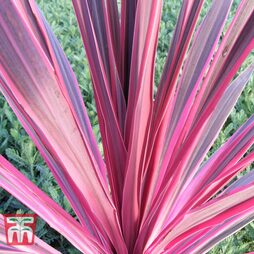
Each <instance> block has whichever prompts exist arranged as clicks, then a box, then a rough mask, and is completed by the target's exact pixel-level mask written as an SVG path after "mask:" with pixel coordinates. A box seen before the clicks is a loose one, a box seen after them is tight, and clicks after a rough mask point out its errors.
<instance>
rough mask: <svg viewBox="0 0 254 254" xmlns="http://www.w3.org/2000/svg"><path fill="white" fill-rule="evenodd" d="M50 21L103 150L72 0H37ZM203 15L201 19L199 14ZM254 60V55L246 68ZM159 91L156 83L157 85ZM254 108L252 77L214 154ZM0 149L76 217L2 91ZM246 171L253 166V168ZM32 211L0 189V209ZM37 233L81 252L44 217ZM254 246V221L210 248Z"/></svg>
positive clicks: (167, 29) (167, 0)
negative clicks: (51, 226) (73, 73)
mask: <svg viewBox="0 0 254 254" xmlns="http://www.w3.org/2000/svg"><path fill="white" fill-rule="evenodd" d="M240 1H241V0H235V1H234V3H233V7H232V11H231V12H230V14H229V19H228V22H227V25H228V24H229V22H230V20H232V17H233V15H234V13H235V10H236V7H237V5H238V4H239V2H240ZM37 2H38V4H39V6H40V7H41V9H42V11H43V13H44V14H45V16H46V18H47V20H48V22H49V23H50V25H51V27H52V29H53V31H54V33H55V35H56V36H57V38H58V39H59V41H60V42H61V45H62V47H63V49H64V51H65V53H66V55H67V57H68V59H69V61H70V63H71V66H72V68H73V69H74V72H75V73H76V76H77V79H78V82H79V84H80V87H81V90H82V95H83V98H84V101H85V104H86V108H87V112H88V115H89V118H90V120H91V123H92V126H93V129H94V133H95V136H96V138H97V141H98V144H99V146H100V149H101V150H102V146H101V142H100V140H101V137H100V134H99V125H98V119H97V114H96V108H95V103H94V96H93V90H92V84H91V79H90V74H89V67H88V63H87V60H86V57H85V52H84V49H83V46H82V40H81V37H80V34H79V30H78V26H77V23H76V19H75V15H74V13H73V9H72V5H71V1H70V0H57V1H54V0H37ZM181 2H182V1H177V0H164V6H163V15H162V21H161V27H160V34H159V43H158V50H157V56H156V70H155V84H156V85H157V84H158V83H159V78H160V75H161V73H162V71H163V65H164V63H165V60H166V56H167V51H168V48H169V46H170V40H171V38H172V35H173V31H174V27H175V24H176V21H177V16H178V14H179V10H180V6H181ZM210 3H211V0H206V1H205V4H204V8H203V10H202V14H201V18H202V17H203V16H204V15H205V13H206V12H207V10H208V8H209V6H210ZM200 20H201V19H200ZM251 61H252V62H253V61H254V54H252V55H251V56H250V57H248V59H247V60H246V62H245V63H244V65H243V67H242V68H241V69H244V68H245V67H246V66H247V65H248V63H250V62H251ZM155 92H156V86H155ZM252 113H254V78H252V79H251V81H250V82H249V84H248V85H247V87H246V88H245V90H244V92H243V94H242V95H241V97H240V99H239V100H238V102H237V105H236V106H235V108H234V110H233V111H232V113H231V115H230V117H229V119H228V120H227V122H226V123H225V126H224V127H223V130H222V131H221V133H220V135H219V137H218V139H217V140H216V142H215V144H214V145H213V147H212V148H211V150H210V151H209V154H208V156H210V155H211V154H212V153H213V152H214V151H215V150H217V149H218V147H220V146H221V145H222V144H223V143H224V142H225V141H226V140H227V139H228V138H229V137H230V136H231V135H232V134H233V133H234V131H235V130H236V129H237V128H238V127H239V126H240V125H241V124H242V123H243V122H244V121H245V120H246V119H247V118H248V117H249V116H250V115H251V114H252ZM0 153H1V154H3V155H4V156H5V157H6V158H8V159H9V160H10V161H11V162H12V163H13V164H14V165H15V166H16V167H17V168H18V169H20V171H21V172H22V173H23V174H25V175H26V176H27V177H28V178H30V179H31V180H32V181H33V182H34V183H35V184H36V185H37V186H38V187H40V188H41V189H42V190H43V191H44V192H46V193H47V194H48V195H49V196H51V197H52V198H53V199H54V200H55V201H56V202H57V203H58V204H59V205H61V206H62V207H63V208H64V209H65V210H66V211H68V212H69V213H70V214H72V215H73V216H75V215H74V213H73V211H72V209H71V207H70V204H69V202H68V201H67V200H66V198H65V197H64V196H63V194H62V192H61V190H60V189H59V187H58V185H57V184H56V182H55V180H54V178H53V176H52V174H51V173H50V171H49V170H48V168H47V166H46V165H45V163H44V161H43V159H42V158H41V156H40V154H39V153H38V151H37V150H36V148H35V146H34V144H33V143H32V141H31V140H30V138H29V137H28V136H27V134H26V133H25V131H24V130H23V128H22V127H21V125H20V123H19V122H18V120H17V118H16V117H15V116H14V114H13V112H12V110H11V109H10V108H9V106H8V105H7V103H6V101H5V100H4V98H3V97H1V96H0ZM247 170H250V168H248V169H247ZM28 211H29V210H28V209H27V208H26V207H25V206H23V205H22V204H21V203H20V202H19V201H17V200H16V199H15V198H13V197H11V196H10V195H9V194H8V193H6V192H5V191H4V190H2V189H0V213H16V212H17V213H24V212H28ZM36 234H37V236H38V237H40V238H41V239H43V240H44V241H46V242H47V243H49V244H51V245H52V246H54V247H55V248H57V249H58V250H59V251H61V253H69V254H76V253H80V252H79V251H77V250H76V249H75V248H74V247H72V245H71V244H70V243H69V242H68V241H67V240H65V239H64V238H63V237H62V236H61V235H60V234H58V233H57V232H56V231H54V230H53V229H52V228H50V227H49V226H48V225H47V224H46V223H45V222H44V221H43V220H41V219H39V221H38V224H37V231H36ZM251 250H254V223H250V224H249V225H247V226H246V227H245V228H244V229H242V230H241V231H239V232H238V233H236V234H234V235H233V236H231V237H229V238H227V239H226V240H224V241H223V242H221V243H220V244H219V245H218V246H216V247H215V248H214V249H213V250H211V251H210V253H211V254H215V253H216V254H219V253H220V254H221V253H225V254H228V253H232V254H233V253H235V254H240V253H246V252H248V251H251Z"/></svg>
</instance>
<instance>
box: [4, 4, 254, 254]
mask: <svg viewBox="0 0 254 254" xmlns="http://www.w3.org/2000/svg"><path fill="white" fill-rule="evenodd" d="M203 3H204V0H183V3H182V7H181V10H180V14H179V18H178V22H177V25H176V28H175V32H174V36H173V38H172V42H171V45H170V49H169V52H168V56H167V59H166V62H165V66H164V70H163V73H162V75H161V79H160V82H159V85H158V91H157V93H156V96H155V97H154V96H153V94H154V69H155V56H156V49H157V42H158V33H159V26H160V18H161V11H162V0H122V1H121V11H120V12H121V15H119V11H118V4H117V0H110V1H94V0H73V7H74V10H75V13H76V16H77V21H78V24H79V28H80V33H81V36H82V39H83V43H84V47H85V50H86V56H87V59H88V62H89V66H90V72H91V79H92V84H93V89H94V96H95V102H96V108H97V113H98V119H99V125H100V132H101V137H102V144H103V151H104V157H102V155H101V153H100V152H99V149H98V146H97V144H96V140H95V137H94V135H93V131H92V127H91V124H90V122H89V118H88V116H87V113H86V109H85V106H84V102H83V99H82V96H81V92H80V90H79V85H78V82H77V80H76V77H75V75H74V73H73V71H72V69H71V66H70V64H69V62H68V60H67V58H66V56H65V54H64V52H63V50H62V48H61V46H60V44H59V42H58V41H57V39H56V37H55V36H54V34H53V33H52V30H51V28H50V27H49V25H48V23H47V21H46V20H45V18H44V16H43V14H42V13H41V12H40V10H39V8H38V7H37V5H36V3H35V1H34V0H20V1H14V0H13V1H10V0H2V1H0V38H1V39H0V90H1V92H2V93H3V95H4V96H5V98H6V100H7V101H8V103H9V104H10V106H11V107H12V109H13V111H14V112H15V114H16V115H17V117H18V119H19V121H20V122H21V123H22V125H23V127H24V128H25V130H26V131H27V133H28V134H29V135H30V137H31V138H32V140H33V141H34V143H35V144H36V146H37V148H38V150H39V151H40V153H41V155H42V156H43V158H44V159H45V161H46V163H47V165H48V167H49V168H50V170H51V171H52V173H53V175H54V177H55V179H56V181H57V182H58V184H59V186H60V187H61V189H62V191H63V193H64V194H65V195H66V197H67V198H68V200H69V202H70V204H71V206H72V208H73V210H74V212H75V214H76V215H77V217H78V221H76V220H75V219H74V218H73V217H72V216H70V215H69V214H68V213H67V212H66V211H65V210H64V209H62V208H61V207H60V206H59V205H58V204H56V203H55V202H54V201H53V200H52V199H51V198H49V197H48V196H47V195H46V194H45V193H43V192H42V191H41V190H40V189H39V188H38V187H36V186H35V184H33V183H32V182H31V181H30V180H28V179H27V178H26V177H25V176H24V175H22V174H21V173H20V172H19V171H18V170H17V169H16V168H15V167H14V166H13V165H11V163H10V162H8V161H7V160H6V159H5V158H4V157H3V156H0V186H1V187H3V188H4V189H5V190H7V191H8V192H9V193H11V194H12V195H13V196H14V197H16V198H17V199H19V200H20V201H21V202H23V203H24V204H25V205H26V206H27V207H29V208H30V209H31V210H33V211H34V212H35V213H37V214H38V215H39V216H40V217H41V218H42V219H44V220H45V221H46V222H47V223H49V225H50V226H51V227H52V228H54V229H55V230H57V231H58V232H59V233H61V234H62V235H63V236H64V237H65V238H66V239H68V240H69V241H70V242H71V243H72V244H73V245H74V246H75V247H76V248H77V249H79V250H80V251H81V252H83V253H90V254H95V253H100V254H109V253H118V254H127V253H130V254H131V253H133V254H141V253H144V254H159V253H179V254H180V253H205V252H206V251H208V250H209V249H210V248H212V247H213V246H214V245H215V244H217V243H218V242H220V241H221V240H223V239H224V238H225V237H227V236H229V235H231V234H232V233H234V232H235V231H237V230H238V229H240V228H242V227H243V226H244V225H246V224H247V223H248V222H250V221H251V220H253V219H254V174H253V172H249V173H248V174H246V175H245V176H243V177H242V178H240V179H239V180H237V181H236V182H234V183H233V184H231V185H229V182H231V180H232V179H233V178H234V177H235V176H236V175H237V174H238V173H239V172H241V171H243V170H244V169H245V168H246V167H247V166H248V165H250V164H251V163H252V162H253V161H254V152H250V153H246V152H247V151H248V150H249V148H250V147H251V146H252V145H253V143H254V115H253V116H251V117H250V118H249V120H248V121H247V122H246V123H244V124H243V125H242V126H241V127H240V128H239V129H238V130H237V132H236V133H234V134H233V135H232V137H230V138H229V139H228V140H227V142H226V143H225V144H224V145H223V146H221V147H220V148H219V149H218V150H217V151H216V152H215V153H214V154H213V155H212V156H211V157H210V158H209V159H208V160H206V161H205V162H204V159H205V157H206V154H207V153H208V151H209V149H210V148H211V147H212V145H213V143H214V141H215V139H216V138H217V136H218V134H219V132H220V130H221V128H222V127H223V124H224V123H225V121H226V120H227V117H228V116H229V114H230V112H231V110H232V109H233V107H234V105H235V103H236V101H237V99H238V97H239V96H240V94H241V92H242V91H243V89H244V87H245V85H246V84H247V82H248V80H249V78H250V77H251V74H252V72H253V68H254V64H252V65H250V66H248V67H247V68H246V69H245V70H244V71H243V72H242V73H241V74H240V75H239V76H238V77H237V78H235V79H234V76H235V74H236V73H237V71H238V69H239V68H240V66H241V65H242V63H243V62H244V60H245V59H246V57H247V56H248V55H249V54H250V52H251V51H252V50H253V48H254V26H253V24H254V2H253V0H242V1H241V3H240V4H239V7H238V9H237V12H236V14H235V16H234V18H233V20H232V21H231V24H230V25H229V27H228V28H227V30H226V33H225V36H224V37H223V39H222V40H221V41H220V37H221V34H222V31H223V28H224V25H225V22H226V20H227V16H228V13H229V11H230V8H231V5H232V0H225V1H221V0H214V1H213V3H212V5H211V7H210V10H209V12H208V13H207V15H206V16H205V17H204V19H203V21H202V22H201V23H200V25H199V26H198V27H197V22H198V18H199V15H200V11H201V8H202V5H203ZM225 187H227V188H225ZM222 190H223V191H222ZM0 226H1V227H0V241H1V242H4V240H3V239H4V232H3V218H2V217H0ZM35 241H36V245H33V246H17V247H16V248H13V247H7V246H2V245H1V244H0V249H1V250H6V251H7V249H8V251H9V252H10V253H11V252H12V251H13V252H14V251H18V250H20V251H23V252H30V253H39V254H42V253H43V254H44V253H45V254H46V253H58V251H56V250H54V249H53V248H52V247H50V246H49V245H47V244H46V243H44V242H43V241H41V240H40V239H38V238H36V240H35Z"/></svg>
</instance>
